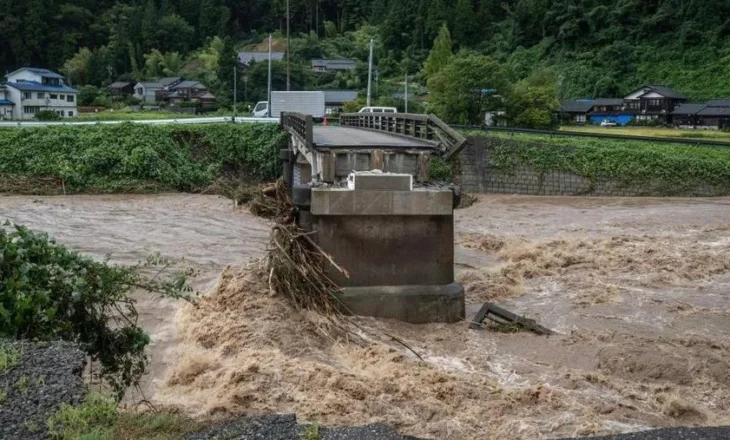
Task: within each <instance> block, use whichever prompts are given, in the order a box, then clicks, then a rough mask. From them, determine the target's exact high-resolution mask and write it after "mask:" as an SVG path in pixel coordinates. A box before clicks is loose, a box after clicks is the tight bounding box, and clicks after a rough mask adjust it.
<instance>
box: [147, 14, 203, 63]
mask: <svg viewBox="0 0 730 440" xmlns="http://www.w3.org/2000/svg"><path fill="white" fill-rule="evenodd" d="M194 35H195V29H193V27H192V26H190V25H189V24H188V22H187V21H185V19H184V18H182V17H181V16H179V15H177V14H170V15H166V16H164V17H162V19H161V20H160V21H159V22H158V23H157V33H156V40H157V46H156V47H157V48H158V49H159V50H161V51H163V52H181V53H186V52H187V51H188V49H189V48H190V41H191V40H192V39H193V36H194Z"/></svg>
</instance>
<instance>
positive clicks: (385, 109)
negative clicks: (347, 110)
mask: <svg viewBox="0 0 730 440" xmlns="http://www.w3.org/2000/svg"><path fill="white" fill-rule="evenodd" d="M358 113H398V109H397V108H395V107H363V108H361V109H360V111H359V112H358Z"/></svg>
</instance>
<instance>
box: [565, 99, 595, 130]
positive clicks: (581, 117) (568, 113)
mask: <svg viewBox="0 0 730 440" xmlns="http://www.w3.org/2000/svg"><path fill="white" fill-rule="evenodd" d="M591 109H593V101H592V100H590V99H573V100H570V101H565V102H563V103H562V104H561V105H560V113H561V115H562V117H563V118H562V119H563V120H564V121H566V122H572V123H575V124H579V125H583V124H585V123H587V122H588V113H590V111H591Z"/></svg>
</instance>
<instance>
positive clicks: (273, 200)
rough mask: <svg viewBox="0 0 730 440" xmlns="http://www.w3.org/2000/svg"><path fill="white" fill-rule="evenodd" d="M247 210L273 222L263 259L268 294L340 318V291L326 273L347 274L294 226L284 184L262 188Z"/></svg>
mask: <svg viewBox="0 0 730 440" xmlns="http://www.w3.org/2000/svg"><path fill="white" fill-rule="evenodd" d="M249 207H250V209H251V213H253V214H254V215H257V216H260V217H265V218H269V219H273V220H274V221H275V222H276V224H275V225H274V227H273V228H272V230H271V236H270V244H269V250H268V256H267V258H266V272H267V274H268V284H269V290H270V291H271V292H272V293H275V294H280V295H283V296H284V297H286V298H287V299H289V301H290V302H291V303H292V305H293V306H294V307H296V308H297V309H300V310H312V311H315V312H318V313H322V314H324V315H328V316H332V315H340V314H341V313H342V311H343V310H342V306H341V304H340V302H339V300H338V298H337V293H338V292H339V290H340V289H339V287H338V286H337V284H335V282H334V281H332V279H331V278H330V277H329V275H327V269H328V267H331V268H334V269H335V270H338V271H340V272H341V273H343V274H345V275H346V276H347V275H348V273H347V271H345V270H344V269H343V268H342V267H340V266H339V265H337V263H335V261H334V260H333V259H332V257H331V256H330V255H328V254H327V252H325V251H324V250H323V249H322V248H321V247H319V245H317V243H315V242H314V240H312V238H311V236H310V235H311V233H310V232H307V231H305V230H303V229H301V228H300V227H299V226H297V224H296V222H295V220H294V212H295V208H294V205H293V203H292V201H291V199H290V197H289V193H288V192H287V189H286V186H285V185H284V183H283V181H281V180H279V181H278V182H276V183H275V184H273V185H269V186H265V187H262V188H261V189H260V191H259V192H258V193H257V194H256V195H255V196H254V198H253V200H252V201H251V202H250V204H249Z"/></svg>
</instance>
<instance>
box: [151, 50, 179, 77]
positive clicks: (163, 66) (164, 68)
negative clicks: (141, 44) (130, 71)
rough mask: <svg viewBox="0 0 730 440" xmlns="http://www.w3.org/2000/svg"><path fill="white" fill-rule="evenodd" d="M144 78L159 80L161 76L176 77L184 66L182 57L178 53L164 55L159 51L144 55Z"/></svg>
mask: <svg viewBox="0 0 730 440" xmlns="http://www.w3.org/2000/svg"><path fill="white" fill-rule="evenodd" d="M144 59H145V62H144V66H145V68H144V76H145V77H147V78H159V77H161V76H175V75H177V74H178V72H179V71H180V69H182V66H183V64H184V61H183V58H182V56H181V55H180V54H179V53H177V52H168V53H165V54H163V53H162V52H160V51H159V50H157V49H152V51H150V53H147V54H145V55H144Z"/></svg>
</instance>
